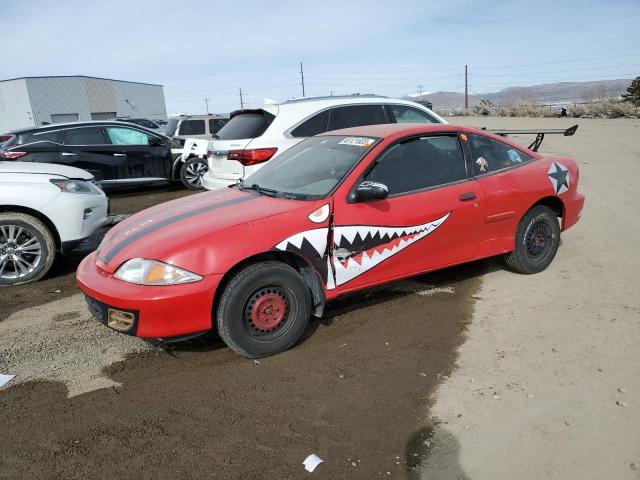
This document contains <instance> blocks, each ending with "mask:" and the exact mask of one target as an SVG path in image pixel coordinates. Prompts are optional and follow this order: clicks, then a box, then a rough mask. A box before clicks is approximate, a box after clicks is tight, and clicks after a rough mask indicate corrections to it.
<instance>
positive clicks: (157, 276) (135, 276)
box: [115, 258, 202, 285]
mask: <svg viewBox="0 0 640 480" xmlns="http://www.w3.org/2000/svg"><path fill="white" fill-rule="evenodd" d="M115 276H116V278H119V279H120V280H123V281H125V282H129V283H137V284H139V285H177V284H181V283H191V282H198V281H200V280H202V277H201V276H200V275H196V274H195V273H191V272H188V271H186V270H183V269H181V268H178V267H174V266H173V265H169V264H167V263H163V262H159V261H157V260H146V259H144V258H132V259H131V260H127V261H126V262H124V263H123V264H122V265H121V266H120V268H118V270H117V271H116V273H115Z"/></svg>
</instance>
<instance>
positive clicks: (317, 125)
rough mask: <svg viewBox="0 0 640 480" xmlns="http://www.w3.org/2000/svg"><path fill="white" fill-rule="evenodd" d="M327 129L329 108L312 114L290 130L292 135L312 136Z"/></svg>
mask: <svg viewBox="0 0 640 480" xmlns="http://www.w3.org/2000/svg"><path fill="white" fill-rule="evenodd" d="M327 130H329V110H325V111H324V112H320V113H318V114H317V115H314V116H313V117H311V118H310V119H309V120H307V121H305V122H303V123H301V124H300V125H298V126H297V127H296V128H294V129H293V130H291V136H292V137H313V136H314V135H318V134H320V133H324V132H326V131H327Z"/></svg>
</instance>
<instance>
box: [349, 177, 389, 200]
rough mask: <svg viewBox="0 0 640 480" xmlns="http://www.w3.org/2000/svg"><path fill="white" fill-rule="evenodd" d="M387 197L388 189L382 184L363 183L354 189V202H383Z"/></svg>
mask: <svg viewBox="0 0 640 480" xmlns="http://www.w3.org/2000/svg"><path fill="white" fill-rule="evenodd" d="M388 196H389V189H388V188H387V186H386V185H385V184H384V183H378V182H370V181H365V182H362V183H361V184H360V185H358V188H357V189H356V200H361V201H367V200H384V199H385V198H387V197H388Z"/></svg>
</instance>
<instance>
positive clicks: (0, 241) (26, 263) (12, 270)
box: [0, 224, 42, 280]
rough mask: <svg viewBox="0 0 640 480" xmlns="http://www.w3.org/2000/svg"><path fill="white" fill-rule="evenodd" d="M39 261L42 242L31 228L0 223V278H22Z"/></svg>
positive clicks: (30, 272)
mask: <svg viewBox="0 0 640 480" xmlns="http://www.w3.org/2000/svg"><path fill="white" fill-rule="evenodd" d="M41 263H42V244H41V243H40V240H38V237H36V235H35V234H34V233H33V232H32V231H31V230H29V229H28V228H25V227H21V226H20V225H11V224H6V225H0V279H2V280H15V279H19V278H24V277H26V276H27V275H30V274H32V273H33V272H34V271H35V270H36V269H37V268H38V267H39V266H40V264H41Z"/></svg>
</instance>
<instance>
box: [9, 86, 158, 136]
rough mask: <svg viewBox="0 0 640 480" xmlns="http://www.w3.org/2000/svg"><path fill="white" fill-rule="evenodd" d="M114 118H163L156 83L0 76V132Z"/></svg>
mask: <svg viewBox="0 0 640 480" xmlns="http://www.w3.org/2000/svg"><path fill="white" fill-rule="evenodd" d="M116 117H123V118H127V117H129V118H149V119H154V118H155V119H165V118H166V117H167V107H166V105H165V101H164V90H163V87H162V85H154V84H149V83H137V82H126V81H122V80H110V79H107V78H96V77H86V76H82V75H77V76H64V77H23V78H14V79H10V80H0V133H4V132H8V131H10V130H14V129H16V128H22V127H33V126H40V125H46V124H47V123H61V122H75V121H88V120H109V119H112V118H116Z"/></svg>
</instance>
